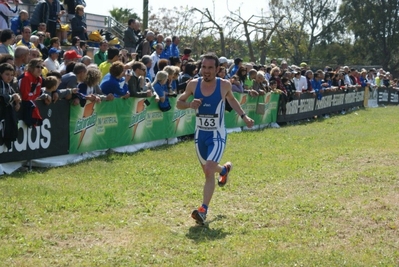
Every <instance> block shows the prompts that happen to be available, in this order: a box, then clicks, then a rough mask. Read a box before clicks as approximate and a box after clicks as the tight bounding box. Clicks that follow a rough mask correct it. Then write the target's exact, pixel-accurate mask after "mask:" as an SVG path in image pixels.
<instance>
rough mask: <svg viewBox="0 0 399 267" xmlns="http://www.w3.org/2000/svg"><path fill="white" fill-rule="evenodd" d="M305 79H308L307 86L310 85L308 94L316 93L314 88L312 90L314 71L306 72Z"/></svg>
mask: <svg viewBox="0 0 399 267" xmlns="http://www.w3.org/2000/svg"><path fill="white" fill-rule="evenodd" d="M305 77H306V81H307V84H308V89H307V91H306V92H308V93H314V90H313V88H312V82H311V81H312V79H313V71H311V70H307V71H306V72H305Z"/></svg>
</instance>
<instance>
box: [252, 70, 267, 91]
mask: <svg viewBox="0 0 399 267" xmlns="http://www.w3.org/2000/svg"><path fill="white" fill-rule="evenodd" d="M251 89H253V91H255V92H256V95H258V94H259V95H265V94H266V92H268V91H269V90H268V88H267V81H266V78H265V73H264V72H263V71H258V72H256V71H255V81H254V83H253V88H249V89H247V90H249V91H248V92H249V93H250V94H251V95H252V96H253V95H255V94H254V93H252V90H251Z"/></svg>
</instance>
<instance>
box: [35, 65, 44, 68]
mask: <svg viewBox="0 0 399 267" xmlns="http://www.w3.org/2000/svg"><path fill="white" fill-rule="evenodd" d="M35 68H36V69H44V66H39V65H37V66H36V67H35Z"/></svg>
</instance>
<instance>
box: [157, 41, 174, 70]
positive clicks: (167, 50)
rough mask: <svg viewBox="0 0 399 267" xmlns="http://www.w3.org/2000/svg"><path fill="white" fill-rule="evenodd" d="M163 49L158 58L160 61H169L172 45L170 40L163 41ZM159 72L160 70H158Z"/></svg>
mask: <svg viewBox="0 0 399 267" xmlns="http://www.w3.org/2000/svg"><path fill="white" fill-rule="evenodd" d="M165 43H166V44H165V47H164V48H163V51H162V54H161V56H160V58H161V59H166V60H169V58H170V57H171V56H172V55H171V53H170V50H171V44H172V38H170V37H166V39H165ZM159 70H161V69H159Z"/></svg>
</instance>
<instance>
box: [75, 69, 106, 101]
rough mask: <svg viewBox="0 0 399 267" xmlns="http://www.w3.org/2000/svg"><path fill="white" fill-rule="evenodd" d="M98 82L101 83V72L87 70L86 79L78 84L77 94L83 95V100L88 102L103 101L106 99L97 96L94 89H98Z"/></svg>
mask: <svg viewBox="0 0 399 267" xmlns="http://www.w3.org/2000/svg"><path fill="white" fill-rule="evenodd" d="M100 81H101V72H100V71H99V70H98V69H96V68H88V69H87V75H86V79H85V80H84V81H83V82H82V83H79V85H78V89H79V93H81V94H82V95H84V96H85V99H86V100H90V101H91V102H100V101H101V100H105V99H106V97H105V96H104V95H103V96H102V98H101V97H100V96H99V94H98V93H99V92H98V91H96V88H98V85H99V84H100ZM100 92H101V90H100ZM100 94H101V93H100ZM111 96H112V94H111ZM112 99H113V96H112Z"/></svg>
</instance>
